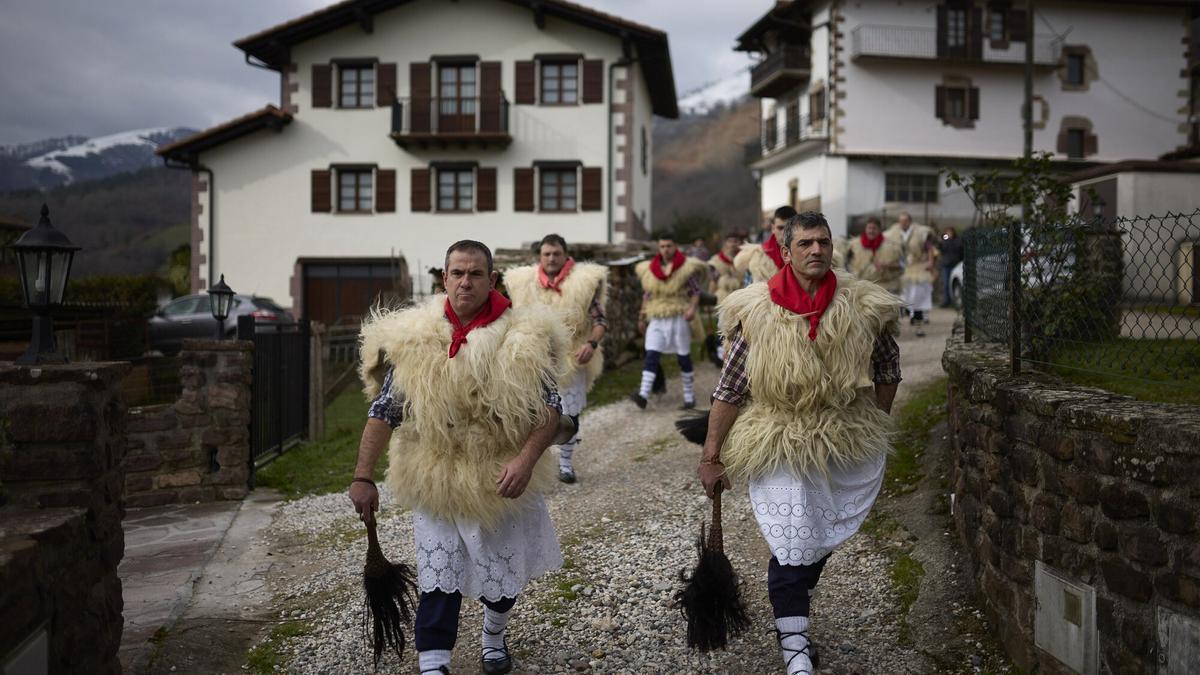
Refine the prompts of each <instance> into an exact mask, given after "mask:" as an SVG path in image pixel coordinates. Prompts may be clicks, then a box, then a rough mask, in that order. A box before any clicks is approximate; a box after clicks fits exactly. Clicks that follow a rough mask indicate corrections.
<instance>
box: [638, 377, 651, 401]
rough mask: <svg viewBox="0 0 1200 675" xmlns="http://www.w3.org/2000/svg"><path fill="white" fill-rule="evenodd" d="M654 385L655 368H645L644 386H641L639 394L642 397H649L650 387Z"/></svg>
mask: <svg viewBox="0 0 1200 675" xmlns="http://www.w3.org/2000/svg"><path fill="white" fill-rule="evenodd" d="M653 386H654V371H653V370H643V371H642V386H641V388H639V389H638V396H641V397H642V398H649V397H650V387H653Z"/></svg>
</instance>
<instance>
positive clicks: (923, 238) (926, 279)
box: [883, 212, 937, 337]
mask: <svg viewBox="0 0 1200 675" xmlns="http://www.w3.org/2000/svg"><path fill="white" fill-rule="evenodd" d="M883 236H884V237H885V238H887V239H890V240H891V241H893V242H895V244H896V245H897V246H898V247H899V248H900V265H901V267H902V268H903V269H904V273H903V275H902V276H901V277H900V290H901V296H900V297H901V298H903V299H904V305H905V306H906V307H908V310H909V311H910V312H912V318H911V319H910V320H909V324H911V325H915V326H916V327H917V337H923V336H924V335H925V330H924V328H922V324H923V323H925V314H926V313H927V312H929V311H931V310H932V309H933V280H934V279H935V278H936V277H937V267H936V266H935V264H934V261H936V260H937V247H936V243H937V241H936V237H935V236H934V234H933V229H932V228H930V227H929V226H928V225H922V224H920V223H914V222H913V221H912V216H910V215H908V214H907V213H903V212H902V213H901V214H900V217H899V218H897V219H896V223H895V224H894V225H892V226H891V227H889V228H888V231H887V232H885V233H884V234H883Z"/></svg>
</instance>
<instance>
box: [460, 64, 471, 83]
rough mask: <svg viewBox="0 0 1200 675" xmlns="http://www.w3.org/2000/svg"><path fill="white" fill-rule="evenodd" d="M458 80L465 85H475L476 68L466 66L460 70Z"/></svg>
mask: <svg viewBox="0 0 1200 675" xmlns="http://www.w3.org/2000/svg"><path fill="white" fill-rule="evenodd" d="M458 79H459V80H460V81H461V82H462V83H463V84H475V66H464V67H462V68H459V69H458Z"/></svg>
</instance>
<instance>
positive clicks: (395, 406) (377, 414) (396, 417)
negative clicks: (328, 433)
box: [367, 366, 562, 429]
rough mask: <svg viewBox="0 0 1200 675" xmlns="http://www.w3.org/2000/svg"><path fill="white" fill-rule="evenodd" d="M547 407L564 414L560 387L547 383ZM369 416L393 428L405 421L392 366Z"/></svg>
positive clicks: (369, 411) (545, 391)
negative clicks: (394, 385)
mask: <svg viewBox="0 0 1200 675" xmlns="http://www.w3.org/2000/svg"><path fill="white" fill-rule="evenodd" d="M542 395H543V397H544V400H545V401H546V407H547V408H554V409H555V410H557V411H558V413H559V414H560V415H561V414H562V397H560V396H559V395H558V389H556V388H555V387H554V386H553V385H547V386H546V387H545V388H544V389H543V392H542ZM367 417H368V418H375V419H377V420H383V421H384V422H387V425H388V426H389V427H391V428H393V429H395V428H396V427H398V426H400V423H401V422H403V421H404V395H403V394H400V393H397V394H395V395H393V394H392V367H391V366H388V369H387V373H385V374H384V376H383V384H382V385H380V387H379V395H378V396H376V397H375V400H374V401H372V402H371V407H370V408H368V409H367Z"/></svg>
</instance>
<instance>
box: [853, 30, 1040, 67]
mask: <svg viewBox="0 0 1200 675" xmlns="http://www.w3.org/2000/svg"><path fill="white" fill-rule="evenodd" d="M966 38H967V40H968V42H971V41H977V42H978V48H977V49H974V50H973V49H971V48H970V46H969V45H967V44H963V45H961V46H959V47H943V48H942V50H941V51H942V53H941V54H939V49H938V33H937V29H936V28H929V27H922V26H886V25H870V24H864V25H861V26H856V27H855V28H854V30H853V31H851V32H850V58H852V59H855V60H858V59H904V60H916V61H938V60H941V61H960V62H961V61H966V62H974V63H979V64H1006V65H1018V66H1019V65H1021V64H1023V63H1025V43H1024V42H1010V43H1008V46H1007V47H1005V48H1004V49H998V48H994V47H992V46H991V45H990V44H989V40H987V39H986V37H984V36H981V35H978V34H975V33H970V34H968V35H967V36H966ZM1061 52H1062V41H1061V40H1058V39H1046V38H1035V39H1034V42H1033V64H1034V65H1035V66H1038V67H1043V68H1044V67H1054V66H1057V65H1058V62H1059V56H1060V54H1061Z"/></svg>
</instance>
